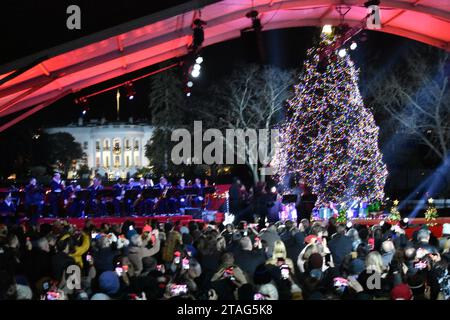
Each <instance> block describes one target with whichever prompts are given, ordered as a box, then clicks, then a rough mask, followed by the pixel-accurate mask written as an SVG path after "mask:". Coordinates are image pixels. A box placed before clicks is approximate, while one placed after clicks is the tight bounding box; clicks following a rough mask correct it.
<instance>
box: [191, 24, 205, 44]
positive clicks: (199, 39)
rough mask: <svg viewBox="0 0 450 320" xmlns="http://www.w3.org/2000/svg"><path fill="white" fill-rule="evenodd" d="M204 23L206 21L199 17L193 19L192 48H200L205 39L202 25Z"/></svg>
mask: <svg viewBox="0 0 450 320" xmlns="http://www.w3.org/2000/svg"><path fill="white" fill-rule="evenodd" d="M204 25H206V22H205V21H203V20H201V19H195V20H194V22H193V24H192V28H193V30H194V34H193V40H192V46H193V48H194V50H197V49H198V48H200V47H201V46H202V44H203V41H204V40H205V33H204V31H203V26H204Z"/></svg>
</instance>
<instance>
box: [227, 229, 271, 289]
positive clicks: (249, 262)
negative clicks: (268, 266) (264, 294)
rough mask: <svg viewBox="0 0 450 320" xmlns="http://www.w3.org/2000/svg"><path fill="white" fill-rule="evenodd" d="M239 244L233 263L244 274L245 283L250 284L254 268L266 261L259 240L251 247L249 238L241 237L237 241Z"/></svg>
mask: <svg viewBox="0 0 450 320" xmlns="http://www.w3.org/2000/svg"><path fill="white" fill-rule="evenodd" d="M239 244H240V246H239V249H238V250H236V252H235V253H234V260H235V263H236V265H237V266H239V267H240V268H241V269H242V271H244V272H245V274H246V278H247V282H252V281H251V278H252V276H253V274H254V273H255V270H256V267H257V266H259V265H260V264H263V263H265V261H266V256H265V253H264V251H263V250H262V244H261V240H259V239H257V240H256V243H255V245H253V244H252V240H251V239H250V238H249V237H243V238H242V239H241V240H239Z"/></svg>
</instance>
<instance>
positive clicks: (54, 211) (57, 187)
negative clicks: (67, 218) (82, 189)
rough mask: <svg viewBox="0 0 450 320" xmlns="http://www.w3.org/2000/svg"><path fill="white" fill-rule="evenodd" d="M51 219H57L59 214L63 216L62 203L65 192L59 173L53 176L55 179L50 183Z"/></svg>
mask: <svg viewBox="0 0 450 320" xmlns="http://www.w3.org/2000/svg"><path fill="white" fill-rule="evenodd" d="M50 189H51V191H50V207H51V212H50V215H49V216H50V217H52V218H54V217H57V216H58V214H60V215H61V211H62V202H63V191H64V183H63V182H62V181H61V175H60V174H59V173H55V174H54V175H53V179H52V181H51V183H50Z"/></svg>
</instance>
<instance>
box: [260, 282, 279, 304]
mask: <svg viewBox="0 0 450 320" xmlns="http://www.w3.org/2000/svg"><path fill="white" fill-rule="evenodd" d="M259 292H260V293H262V294H263V295H265V296H267V300H278V290H277V288H276V287H275V286H274V285H273V284H271V283H266V284H263V285H262V286H260V287H259Z"/></svg>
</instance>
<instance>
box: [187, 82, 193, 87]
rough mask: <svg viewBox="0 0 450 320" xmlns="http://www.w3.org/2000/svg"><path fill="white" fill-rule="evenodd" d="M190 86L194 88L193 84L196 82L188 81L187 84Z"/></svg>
mask: <svg viewBox="0 0 450 320" xmlns="http://www.w3.org/2000/svg"><path fill="white" fill-rule="evenodd" d="M186 85H187V86H188V87H189V88H192V86H193V85H194V83H193V82H192V81H188V83H187V84H186Z"/></svg>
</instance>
